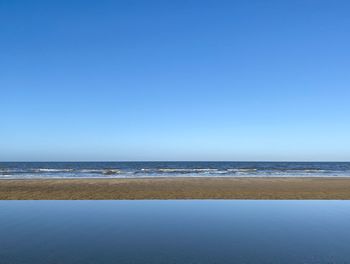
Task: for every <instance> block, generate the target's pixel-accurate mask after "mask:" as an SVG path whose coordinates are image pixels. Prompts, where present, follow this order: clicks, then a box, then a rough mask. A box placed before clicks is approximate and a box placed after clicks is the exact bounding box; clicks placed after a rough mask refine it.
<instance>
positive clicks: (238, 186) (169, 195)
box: [0, 177, 350, 200]
mask: <svg viewBox="0 0 350 264" xmlns="http://www.w3.org/2000/svg"><path fill="white" fill-rule="evenodd" d="M0 199H1V200H125V199H130V200H134V199H350V178H330V177H329V178H160V179H159V178H157V179H154V178H152V179H150V178H147V179H59V180H56V179H54V180H0Z"/></svg>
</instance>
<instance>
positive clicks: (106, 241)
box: [0, 200, 350, 264]
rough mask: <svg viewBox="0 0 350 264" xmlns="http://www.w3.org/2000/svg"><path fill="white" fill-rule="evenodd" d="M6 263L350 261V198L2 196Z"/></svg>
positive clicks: (1, 243) (0, 254)
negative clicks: (21, 198) (7, 198)
mask: <svg viewBox="0 0 350 264" xmlns="http://www.w3.org/2000/svg"><path fill="white" fill-rule="evenodd" d="M0 263H1V264H10V263H11V264H61V263H64V264H78V263H79V264H80V263H84V264H110V263H118V264H130V263H133V264H139V263H140V264H141V263H142V264H144V263H153V264H161V263H164V264H171V263H182V264H187V263H191V264H207V263H208V264H209V263H210V264H214V263H215V264H221V263H222V264H228V263H240V264H241V263H242V264H243V263H246V264H265V263H266V264H267V263H269V264H273V263H277V264H280V263H285V264H289V263H290V264H297V263H308V264H316V263H317V264H323V263H324V264H326V263H327V264H328V263H342V264H344V263H350V201H238V200H236V201H235V200H231V201H193V200H192V201H181V200H177V201H0Z"/></svg>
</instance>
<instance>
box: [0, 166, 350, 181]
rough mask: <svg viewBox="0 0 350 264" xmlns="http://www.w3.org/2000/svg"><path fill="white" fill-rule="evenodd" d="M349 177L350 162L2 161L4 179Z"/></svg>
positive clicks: (1, 169)
mask: <svg viewBox="0 0 350 264" xmlns="http://www.w3.org/2000/svg"><path fill="white" fill-rule="evenodd" d="M349 176H350V162H0V179H25V178H139V177H349Z"/></svg>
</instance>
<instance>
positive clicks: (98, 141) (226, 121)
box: [0, 0, 350, 161]
mask: <svg viewBox="0 0 350 264" xmlns="http://www.w3.org/2000/svg"><path fill="white" fill-rule="evenodd" d="M349 14H350V2H349V1H345V0H344V1H337V0H336V1H330V0H329V1H316V0H315V1H308V0H297V1H295V0H293V1H292V0H291V1H277V0H276V1H268V0H267V1H258V0H257V1H243V0H242V1H205V0H201V1H151V0H149V1H103V0H102V1H88V0H84V1H62V0H61V1H36V0H33V1H25V0H23V1H17V0H0V50H1V51H0V160H2V161H46V160H53V161H55V160H57V161H59V160H63V161H76V160H79V161H85V160H86V161H87V160H94V161H98V160H111V161H118V160H120V161H122V160H265V161H266V160H271V161H274V160H275V161H279V160H290V161H293V160H306V161H312V160H315V161H338V160H339V161H349V160H350V48H349V47H350V33H349V32H350V15H349Z"/></svg>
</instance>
